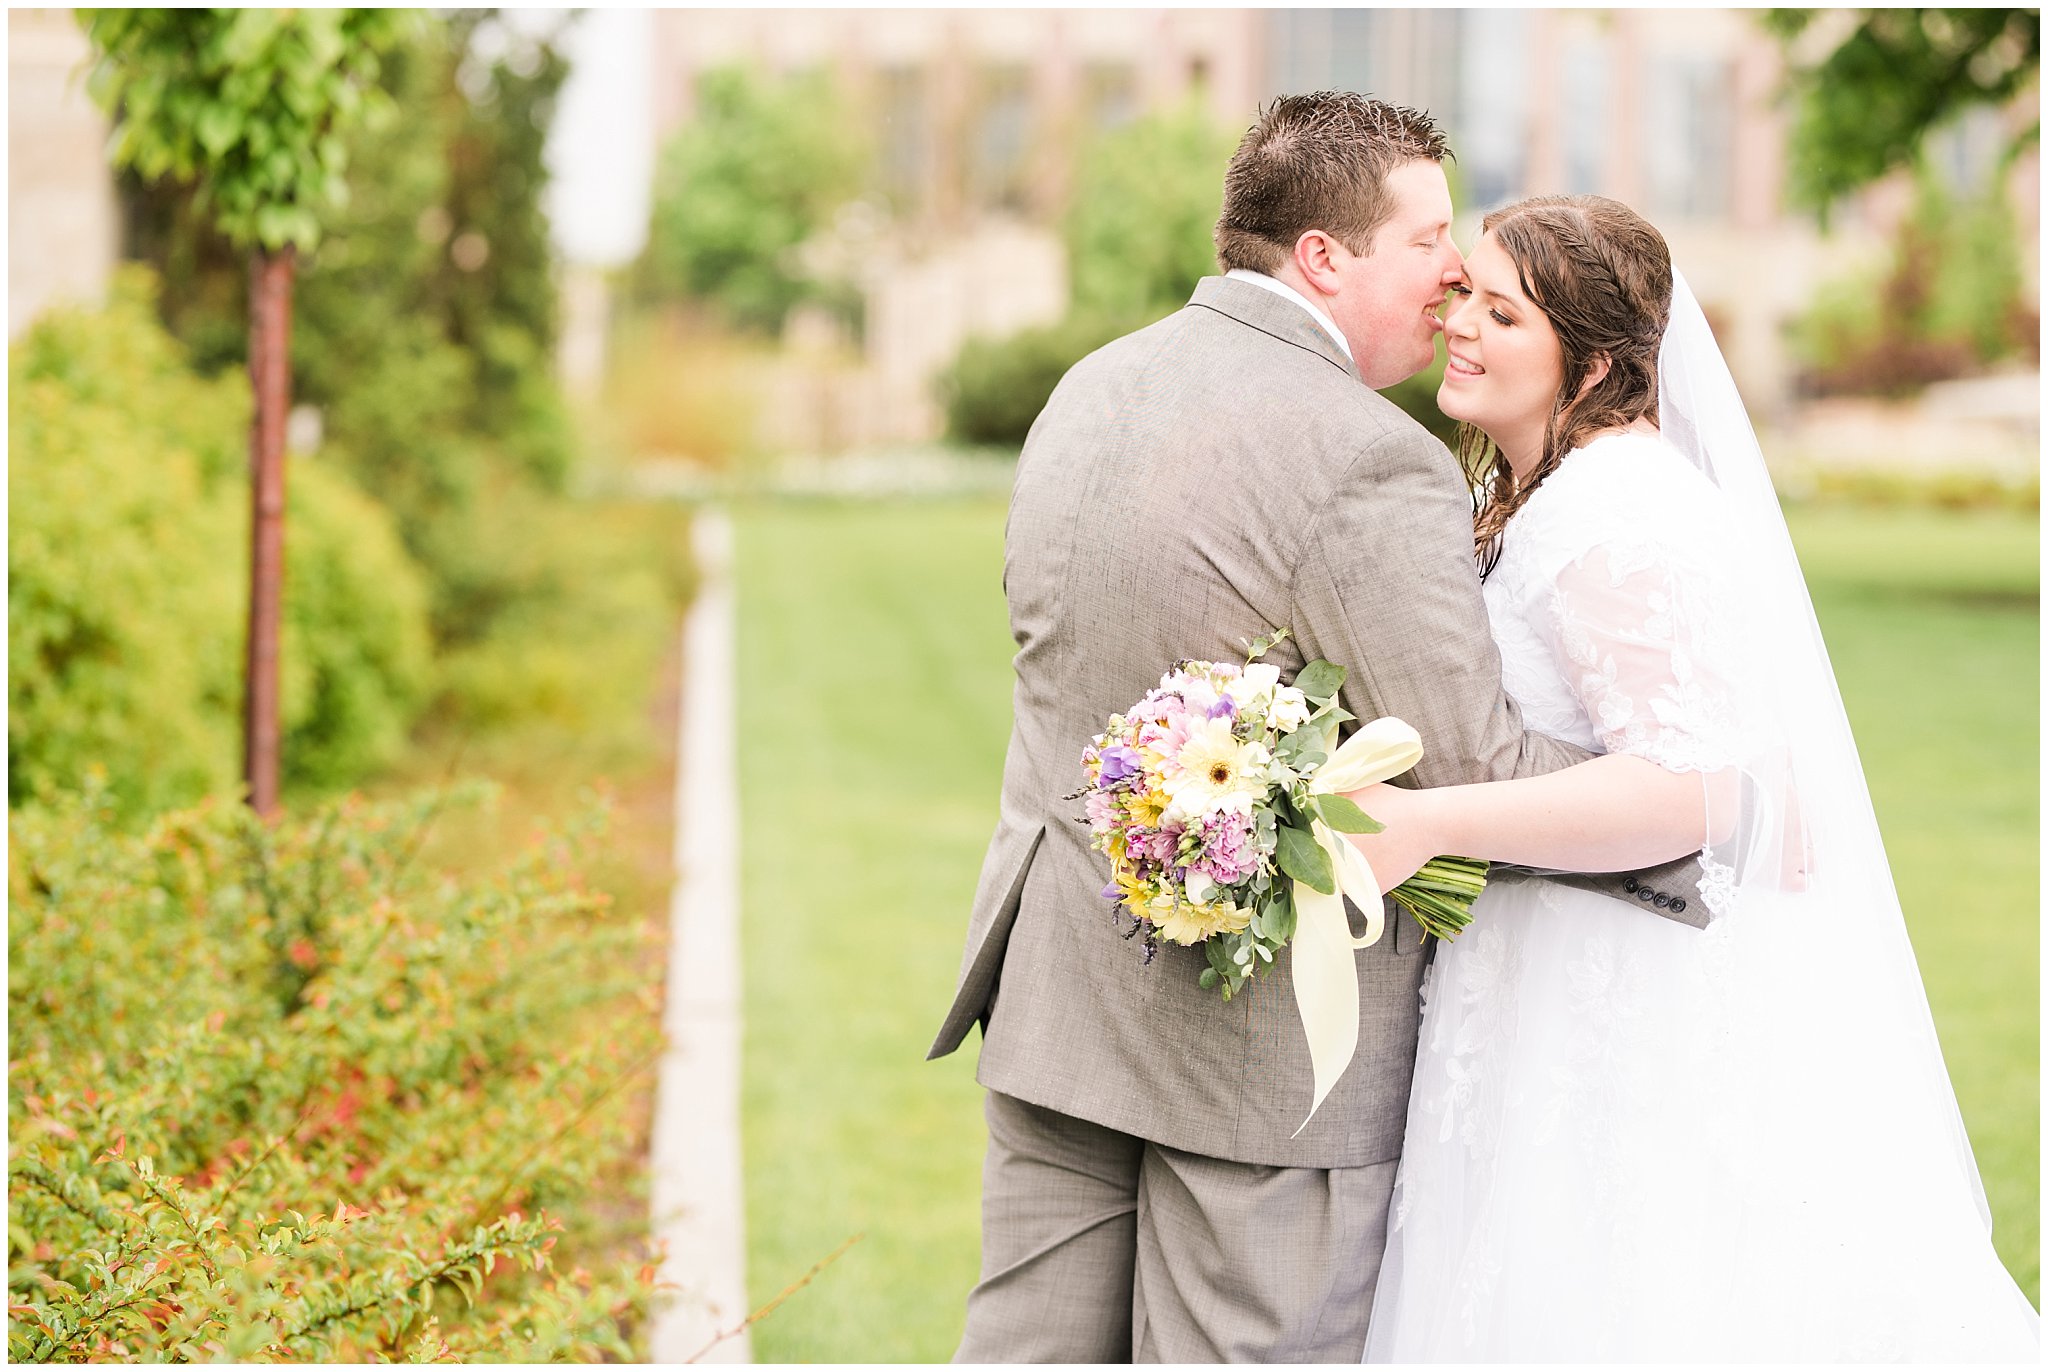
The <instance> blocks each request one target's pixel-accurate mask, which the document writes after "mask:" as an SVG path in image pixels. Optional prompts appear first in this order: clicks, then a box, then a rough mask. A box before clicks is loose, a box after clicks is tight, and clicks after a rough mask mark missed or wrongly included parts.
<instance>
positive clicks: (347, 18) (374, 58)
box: [79, 9, 414, 252]
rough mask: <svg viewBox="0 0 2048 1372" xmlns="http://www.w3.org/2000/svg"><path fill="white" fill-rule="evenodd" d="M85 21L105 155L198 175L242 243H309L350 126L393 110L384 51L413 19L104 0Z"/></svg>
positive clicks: (378, 13)
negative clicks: (381, 85)
mask: <svg viewBox="0 0 2048 1372" xmlns="http://www.w3.org/2000/svg"><path fill="white" fill-rule="evenodd" d="M79 19H80V22H81V23H82V24H83V25H84V27H85V31H86V36H87V37H88V38H89V39H90V40H91V42H92V45H93V48H94V50H95V55H96V57H97V58H98V61H97V62H96V63H95V65H94V66H93V69H92V75H91V79H90V83H89V84H90V88H91V90H92V93H93V96H94V98H95V99H97V100H98V101H99V102H100V104H101V106H102V107H104V108H105V109H107V110H108V111H109V112H110V113H111V114H113V116H114V133H113V144H112V149H111V151H112V156H113V160H114V163H115V165H117V166H124V167H126V166H132V167H134V168H135V169H136V170H137V171H139V172H140V173H141V174H142V175H143V176H144V177H147V178H149V179H151V180H155V179H156V178H158V177H161V176H170V177H173V178H176V179H179V180H183V181H191V182H195V183H196V184H198V185H199V186H200V187H201V188H202V191H201V194H202V196H203V198H204V204H203V206H202V208H203V209H204V210H205V212H206V213H207V214H208V216H209V217H210V218H211V219H212V220H213V222H214V223H216V224H217V225H218V226H219V227H220V229H221V231H222V232H223V233H224V234H225V235H226V236H227V238H228V239H229V241H230V242H232V243H234V244H235V245H236V246H237V247H242V248H251V247H261V248H264V249H266V250H269V251H272V252H275V251H277V250H279V249H281V248H284V247H286V246H288V245H290V246H296V247H299V248H302V249H305V248H311V247H312V246H313V245H314V244H315V243H317V242H318V241H319V239H320V228H321V214H322V211H323V210H324V209H325V208H327V207H329V206H333V205H339V204H340V203H342V202H343V201H344V200H345V199H346V197H347V193H348V186H347V183H346V182H344V181H343V179H342V173H343V171H344V170H345V169H346V167H347V166H348V135H349V132H350V130H351V129H352V128H353V127H354V126H356V125H357V124H359V123H362V122H365V121H372V122H374V120H375V119H376V118H378V117H387V118H388V116H389V115H390V113H391V106H390V102H389V100H387V99H385V98H384V97H383V94H382V92H380V91H379V90H378V89H377V86H376V79H377V70H378V55H379V53H381V52H382V51H384V50H385V49H387V48H389V47H391V46H392V45H393V44H394V43H397V42H399V41H401V39H402V38H403V37H404V36H405V34H406V32H407V30H408V29H409V28H410V27H411V25H412V23H413V19H414V16H413V15H412V13H411V12H409V11H406V10H393V9H102V10H81V11H80V12H79Z"/></svg>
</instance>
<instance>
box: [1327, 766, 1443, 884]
mask: <svg viewBox="0 0 2048 1372" xmlns="http://www.w3.org/2000/svg"><path fill="white" fill-rule="evenodd" d="M1345 796H1346V798H1347V799H1349V800H1351V801H1353V802H1354V803H1355V804H1356V805H1357V806H1358V808H1359V809H1361V810H1363V811H1365V812H1366V814H1368V815H1370V816H1372V818H1373V819H1374V820H1376V821H1378V822H1379V823H1380V824H1382V825H1384V826H1386V827H1385V828H1383V829H1381V830H1380V832H1378V833H1377V834H1346V835H1344V837H1345V838H1346V839H1347V840H1349V841H1350V843H1351V844H1352V846H1353V847H1355V848H1357V849H1358V851H1359V852H1360V853H1362V854H1364V856H1365V860H1366V862H1368V863H1369V864H1371V866H1372V874H1373V876H1375V877H1377V878H1378V879H1379V883H1380V894H1381V895H1383V896H1384V895H1385V894H1386V893H1387V892H1389V891H1391V890H1393V889H1394V888H1395V887H1396V886H1399V885H1400V884H1401V883H1402V882H1404V881H1406V880H1408V878H1410V877H1412V876H1414V875H1415V874H1416V873H1417V872H1418V871H1420V870H1421V869H1422V864H1423V863H1425V862H1428V861H1429V860H1430V859H1431V858H1433V857H1435V856H1437V855H1438V854H1439V853H1441V852H1442V851H1443V849H1442V848H1441V847H1440V846H1438V840H1437V839H1436V838H1435V837H1434V835H1433V834H1432V833H1431V826H1430V823H1429V814H1430V810H1431V808H1432V807H1431V802H1430V800H1429V793H1428V792H1426V791H1410V790H1406V789H1404V788H1402V787H1399V786H1389V785H1387V784H1386V783H1385V782H1379V783H1376V784H1374V785H1371V786H1367V787H1364V788H1362V789H1360V790H1356V791H1348V792H1346V793H1345Z"/></svg>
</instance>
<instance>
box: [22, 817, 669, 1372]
mask: <svg viewBox="0 0 2048 1372" xmlns="http://www.w3.org/2000/svg"><path fill="white" fill-rule="evenodd" d="M446 799H447V797H439V798H437V797H421V798H416V799H414V800H413V801H410V802H406V803H402V804H394V805H389V806H383V807H374V808H373V807H369V806H365V805H362V804H360V803H359V802H355V801H350V802H348V803H346V804H343V805H341V806H339V807H336V808H333V809H330V810H328V811H326V812H325V813H322V814H319V815H316V816H313V817H311V818H309V819H307V820H305V821H303V822H301V821H290V820H288V821H286V822H284V823H282V824H280V825H278V826H275V827H270V826H265V825H264V824H263V823H261V822H260V821H258V820H256V819H254V818H253V817H252V816H251V815H250V814H249V813H248V812H247V811H246V810H245V809H244V808H243V807H241V806H238V805H232V804H217V805H213V806H210V807H208V808H202V809H200V810H196V811H188V812H184V813H178V814H171V815H166V816H163V817H161V818H160V819H158V820H157V821H156V822H155V823H154V824H153V825H152V826H151V828H150V829H149V831H148V832H147V834H145V835H141V836H123V835H121V834H119V833H118V832H117V831H116V830H115V829H114V828H112V827H111V823H110V821H111V814H110V812H109V810H108V808H107V801H108V796H107V795H106V793H105V792H104V791H103V790H99V789H96V788H90V787H89V788H88V790H87V792H86V794H85V795H83V796H82V797H81V798H78V799H76V800H75V801H73V802H72V803H68V804H66V805H65V806H64V807H63V808H61V809H57V810H43V809H40V808H37V807H31V808H29V809H27V810H25V811H22V812H20V813H18V814H17V815H16V817H15V820H14V825H13V829H14V833H13V840H14V841H13V844H12V848H11V855H10V868H9V895H10V902H9V907H10V908H9V924H8V953H9V973H10V975H9V984H8V1011H9V1057H10V1073H9V1076H10V1086H11V1090H10V1092H9V1095H8V1126H9V1127H8V1137H9V1168H8V1204H9V1214H8V1245H9V1254H8V1262H9V1278H8V1285H9V1304H10V1312H9V1313H10V1318H9V1328H8V1345H9V1349H8V1351H9V1355H10V1358H12V1359H16V1360H36V1361H50V1360H67V1361H79V1360H87V1359H91V1360H123V1361H126V1360H142V1361H160V1360H162V1361H198V1360H206V1361H214V1360H230V1361H247V1360H258V1359H260V1360H286V1359H288V1360H306V1361H314V1360H318V1361H329V1360H333V1361H363V1360H379V1361H382V1360H397V1359H401V1358H406V1359H419V1358H438V1359H444V1360H452V1359H462V1360H477V1359H505V1360H515V1361H548V1360H554V1359H561V1358H586V1359H587V1358H598V1357H607V1356H609V1357H615V1358H623V1359H628V1360H630V1358H631V1357H632V1351H631V1349H630V1348H629V1347H628V1345H627V1344H626V1342H625V1334H624V1330H625V1329H627V1328H630V1327H631V1325H630V1322H631V1321H633V1320H636V1319H638V1318H639V1317H640V1316H641V1314H642V1311H643V1308H644V1305H645V1300H646V1297H647V1294H648V1288H647V1284H646V1279H645V1274H644V1269H643V1272H642V1273H641V1274H640V1275H636V1274H635V1273H634V1272H633V1270H632V1269H633V1267H634V1266H635V1265H636V1263H637V1259H638V1256H639V1255H637V1254H635V1255H620V1254H611V1255H602V1254H595V1253H591V1252H588V1251H585V1250H584V1249H583V1248H582V1247H580V1246H579V1245H580V1244H581V1240H580V1238H579V1234H580V1233H581V1231H582V1230H583V1229H584V1228H586V1227H588V1217H587V1215H586V1214H585V1212H588V1211H592V1210H595V1209H598V1208H601V1205H602V1203H601V1202H598V1203H596V1204H593V1201H592V1197H593V1196H596V1195H601V1194H603V1193H605V1192H606V1191H608V1190H615V1189H616V1188H617V1187H618V1185H619V1176H618V1174H619V1173H621V1172H622V1171H623V1170H625V1169H627V1168H629V1167H630V1166H631V1165H632V1163H633V1161H634V1156H635V1154H636V1153H637V1151H638V1138H637V1129H636V1128H634V1127H633V1125H632V1124H631V1122H630V1121H626V1120H622V1119H621V1118H620V1112H619V1110H618V1109H617V1108H616V1106H617V1103H618V1101H619V1099H620V1096H621V1090H620V1088H621V1087H623V1086H625V1085H627V1084H629V1083H631V1082H633V1081H634V1080H635V1079H636V1078H638V1077H639V1076H640V1075H642V1074H643V1073H644V1072H645V1071H646V1070H647V1069H648V1068H649V1067H650V1066H651V1064H652V1062H653V1061H654V1059H655V1056H656V1048H657V1045H658V1031H657V1030H656V1028H655V1024H656V1016H655V1013H654V1006H655V1005H656V1003H657V1002H658V995H659V986H658V981H657V979H658V976H659V970H658V969H659V966H660V959H659V956H658V949H656V948H654V947H652V946H650V939H651V937H652V935H650V933H649V932H648V926H647V925H645V924H644V923H643V922H642V921H639V920H637V919H632V918H624V917H621V916H620V915H619V914H617V913H616V912H615V911H614V910H613V909H612V908H611V904H610V901H609V898H608V897H607V896H606V895H604V894H603V893H601V892H595V891H592V890H589V889H587V888H586V886H585V885H584V883H583V881H582V879H581V877H580V876H579V875H578V871H579V866H580V861H581V858H580V854H581V849H582V848H583V847H584V846H585V845H586V844H589V843H591V842H593V841H595V840H597V839H598V838H599V836H600V833H601V829H600V827H599V825H598V823H597V822H595V821H594V822H592V823H585V824H582V825H579V826H578V827H576V828H575V829H572V830H570V831H568V832H565V833H562V834H558V835H555V836H553V837H549V838H546V839H544V840H542V841H539V842H537V843H536V844H535V845H534V846H533V847H532V848H531V849H530V850H529V853H528V855H527V857H526V858H525V859H524V860H522V861H520V862H519V863H517V864H516V865H515V866H513V867H511V868H510V869H509V870H506V871H503V872H501V873H499V874H497V875H495V876H493V877H491V878H490V879H488V880H485V881H478V882H472V883H465V884H458V883H455V882H452V881H447V880H444V879H442V878H440V877H438V876H436V875H435V874H433V873H431V872H428V871H425V870H422V869H419V868H417V867H415V866H414V865H413V862H412V859H413V857H414V856H415V853H416V849H417V846H418V844H419V842H420V840H421V838H422V835H423V830H424V826H426V825H427V824H429V823H430V822H431V820H432V818H433V816H434V814H435V813H436V809H437V807H438V806H439V805H441V804H442V803H444V801H445V800H446ZM558 1242H559V1244H560V1247H558V1246H557V1245H558ZM586 1262H587V1263H590V1264H591V1265H592V1269H591V1270H588V1271H586V1270H584V1267H583V1264H584V1263H586Z"/></svg>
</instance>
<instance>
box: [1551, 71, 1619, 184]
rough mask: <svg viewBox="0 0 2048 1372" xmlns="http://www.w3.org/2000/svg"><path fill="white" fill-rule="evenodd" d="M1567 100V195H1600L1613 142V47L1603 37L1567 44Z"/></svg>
mask: <svg viewBox="0 0 2048 1372" xmlns="http://www.w3.org/2000/svg"><path fill="white" fill-rule="evenodd" d="M1559 66H1560V68H1561V70H1560V72H1559V75H1560V76H1561V77H1562V78H1563V83H1564V90H1563V92H1562V96H1563V98H1562V99H1560V100H1559V101H1558V107H1559V111H1560V113H1561V114H1562V116H1563V123H1564V127H1563V129H1562V130H1560V133H1561V134H1562V136H1563V151H1564V193H1565V194H1567V195H1597V194H1599V193H1600V192H1601V191H1602V190H1603V189H1605V182H1606V179H1607V178H1606V170H1607V149H1608V144H1609V142H1610V141H1611V138H1612V131H1611V126H1610V122H1609V119H1608V113H1607V112H1608V103H1609V102H1608V94H1607V92H1608V82H1609V80H1610V79H1611V78H1610V77H1609V75H1608V45H1607V42H1606V40H1605V38H1604V36H1603V37H1596V36H1592V35H1575V36H1574V37H1573V38H1571V39H1568V40H1567V41H1566V44H1565V50H1564V60H1563V61H1562V62H1561V63H1559Z"/></svg>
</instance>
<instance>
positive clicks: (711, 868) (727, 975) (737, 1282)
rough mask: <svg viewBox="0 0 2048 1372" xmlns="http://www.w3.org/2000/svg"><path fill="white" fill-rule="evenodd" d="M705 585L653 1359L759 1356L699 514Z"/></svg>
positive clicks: (710, 580) (725, 597) (716, 637)
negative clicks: (671, 1291) (751, 1335)
mask: <svg viewBox="0 0 2048 1372" xmlns="http://www.w3.org/2000/svg"><path fill="white" fill-rule="evenodd" d="M691 534H692V547H693V549H694V550H695V552H696V557H697V569H698V584H697V597H696V601H695V603H694V604H693V605H692V606H691V608H690V614H689V618H688V620H687V621H686V622H685V623H684V625H683V672H684V679H683V692H682V696H683V702H682V719H681V722H680V726H679V727H680V735H679V740H678V745H679V746H678V754H677V767H676V801H675V813H676V882H675V892H674V895H673V896H672V897H671V898H670V903H669V959H668V984H667V1001H666V1006H665V1009H664V1011H663V1014H662V1032H663V1034H664V1035H666V1037H667V1040H668V1047H667V1050H666V1051H665V1052H664V1054H663V1056H662V1060H661V1078H660V1082H659V1085H658V1086H657V1088H656V1096H655V1108H654V1130H653V1141H652V1148H651V1156H650V1159H649V1165H650V1166H651V1167H652V1169H653V1184H652V1187H651V1191H652V1197H651V1199H652V1209H653V1219H654V1235H655V1237H656V1238H657V1239H660V1240H664V1241H666V1243H667V1244H668V1259H667V1261H666V1262H665V1263H664V1264H663V1265H662V1269H661V1280H662V1281H664V1282H672V1283H674V1284H675V1285H676V1286H677V1287H678V1288H680V1292H681V1294H680V1295H679V1297H678V1298H677V1299H676V1300H675V1302H674V1303H673V1304H671V1305H670V1306H669V1307H668V1308H667V1309H665V1310H663V1311H661V1312H660V1313H659V1314H658V1315H657V1316H656V1317H655V1320H654V1324H653V1327H652V1330H651V1331H650V1334H649V1337H648V1355H649V1356H650V1357H651V1358H652V1359H653V1361H655V1362H658V1363H674V1362H683V1361H685V1360H687V1359H689V1358H691V1357H693V1356H695V1355H696V1354H698V1353H700V1352H703V1354H704V1356H703V1359H702V1361H704V1362H728V1363H731V1362H740V1363H744V1362H752V1361H753V1349H752V1343H751V1341H750V1340H749V1339H748V1337H747V1335H746V1334H745V1333H741V1334H739V1335H738V1336H736V1337H734V1338H730V1339H726V1340H723V1341H722V1342H719V1343H717V1344H716V1345H715V1346H712V1347H710V1348H709V1350H708V1351H705V1350H706V1345H710V1344H711V1343H712V1340H714V1339H716V1338H717V1337H718V1335H719V1334H720V1333H722V1332H723V1331H725V1330H729V1329H731V1328H733V1327H734V1326H736V1325H738V1324H739V1323H740V1322H741V1321H742V1320H744V1319H746V1317H747V1313H748V1307H747V1289H746V1243H745V1234H746V1227H745V1213H744V1211H745V1198H744V1194H743V1193H742V1191H741V1189H740V1089H739V1088H740V952H739V913H740V895H739V855H740V850H739V774H738V769H737V766H736V760H735V755H734V738H733V733H734V728H735V719H734V704H733V702H734V671H735V669H734V663H733V657H734V634H733V629H734V619H735V616H734V610H733V588H732V548H733V535H732V525H731V522H730V521H729V520H727V518H726V517H725V515H724V513H723V512H721V511H719V510H715V509H709V508H707V509H704V510H701V511H700V512H699V513H698V514H697V517H696V519H695V520H694V521H693V522H692V526H691Z"/></svg>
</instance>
